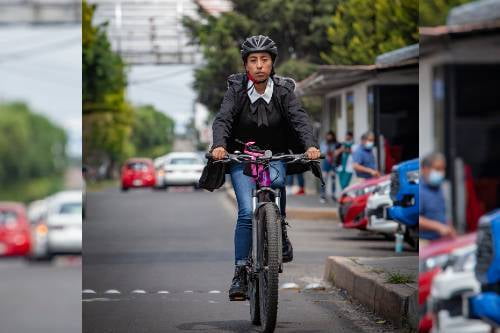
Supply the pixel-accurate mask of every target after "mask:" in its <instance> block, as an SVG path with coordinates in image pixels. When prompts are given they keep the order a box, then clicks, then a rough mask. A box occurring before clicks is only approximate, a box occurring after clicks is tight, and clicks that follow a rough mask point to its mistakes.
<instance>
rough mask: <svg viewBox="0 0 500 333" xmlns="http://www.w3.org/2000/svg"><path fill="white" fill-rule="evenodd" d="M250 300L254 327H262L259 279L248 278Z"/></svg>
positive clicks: (251, 318)
mask: <svg viewBox="0 0 500 333" xmlns="http://www.w3.org/2000/svg"><path fill="white" fill-rule="evenodd" d="M248 299H249V302H250V320H251V321H252V324H253V325H260V304H259V302H260V301H259V279H258V278H254V279H253V280H251V279H250V278H248Z"/></svg>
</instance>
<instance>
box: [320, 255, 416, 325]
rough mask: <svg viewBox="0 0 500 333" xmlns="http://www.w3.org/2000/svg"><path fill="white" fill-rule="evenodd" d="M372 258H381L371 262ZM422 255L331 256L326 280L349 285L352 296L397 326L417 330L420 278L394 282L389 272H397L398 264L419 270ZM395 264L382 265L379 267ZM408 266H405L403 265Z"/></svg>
mask: <svg viewBox="0 0 500 333" xmlns="http://www.w3.org/2000/svg"><path fill="white" fill-rule="evenodd" d="M371 262H377V263H374V264H373V265H371ZM417 262H418V257H417V256H415V257H392V258H391V257H389V258H346V257H336V256H334V257H328V258H327V260H326V266H325V276H324V279H325V281H329V282H331V283H332V284H334V285H335V286H336V287H338V288H341V289H345V290H346V291H347V292H348V293H349V295H350V296H351V297H353V298H354V299H356V300H357V301H359V302H360V303H362V304H363V305H365V306H366V307H367V308H368V309H369V310H371V311H373V312H374V313H376V314H378V315H380V316H381V317H383V318H385V319H387V320H389V321H391V322H392V323H393V324H394V326H395V327H396V328H409V329H410V330H412V331H416V327H417V325H418V303H417V302H418V300H417V295H418V285H417V283H416V282H413V283H405V284H390V283H387V282H386V279H387V272H388V271H391V272H397V271H398V266H401V263H404V265H405V266H406V267H410V268H411V267H414V271H415V275H414V281H416V279H417V274H418V268H417V267H418V264H417ZM384 266H385V267H386V268H387V267H391V268H390V269H380V268H379V267H384ZM403 270H404V268H403Z"/></svg>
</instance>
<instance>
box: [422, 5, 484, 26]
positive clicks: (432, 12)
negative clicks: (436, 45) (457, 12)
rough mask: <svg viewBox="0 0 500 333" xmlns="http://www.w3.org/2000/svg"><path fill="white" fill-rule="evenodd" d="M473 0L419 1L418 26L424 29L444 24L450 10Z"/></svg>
mask: <svg viewBox="0 0 500 333" xmlns="http://www.w3.org/2000/svg"><path fill="white" fill-rule="evenodd" d="M471 1H475V0H420V8H419V12H420V15H419V20H420V22H419V24H420V26H424V27H432V26H436V25H443V24H446V17H447V16H448V13H449V11H450V9H452V8H453V7H456V6H459V5H462V4H464V3H468V2H471Z"/></svg>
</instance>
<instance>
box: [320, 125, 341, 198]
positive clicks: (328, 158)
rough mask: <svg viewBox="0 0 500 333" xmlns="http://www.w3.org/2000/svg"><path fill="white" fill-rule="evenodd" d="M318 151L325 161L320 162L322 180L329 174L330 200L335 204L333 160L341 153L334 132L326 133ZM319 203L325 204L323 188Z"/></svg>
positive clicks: (322, 188)
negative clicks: (323, 155)
mask: <svg viewBox="0 0 500 333" xmlns="http://www.w3.org/2000/svg"><path fill="white" fill-rule="evenodd" d="M319 149H320V150H321V152H322V153H323V154H325V159H324V160H322V161H321V170H322V172H323V179H324V180H325V182H326V181H327V179H328V175H329V174H331V177H332V178H331V181H332V200H333V201H334V202H335V201H337V198H336V197H335V181H336V179H335V160H336V158H337V156H338V155H339V154H340V153H341V152H342V145H341V144H340V143H338V142H337V136H336V135H335V132H333V131H328V133H326V136H325V140H324V141H322V142H321V143H320V145H319ZM320 202H321V203H325V202H326V188H325V187H324V186H322V187H321V194H320Z"/></svg>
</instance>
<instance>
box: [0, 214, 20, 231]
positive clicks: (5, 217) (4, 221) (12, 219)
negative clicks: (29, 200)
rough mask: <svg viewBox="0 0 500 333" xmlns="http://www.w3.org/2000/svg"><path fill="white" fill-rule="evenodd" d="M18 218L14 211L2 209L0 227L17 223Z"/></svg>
mask: <svg viewBox="0 0 500 333" xmlns="http://www.w3.org/2000/svg"><path fill="white" fill-rule="evenodd" d="M17 218H18V217H17V213H15V212H13V211H8V210H4V211H0V227H4V226H7V225H13V224H16V223H17Z"/></svg>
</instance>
